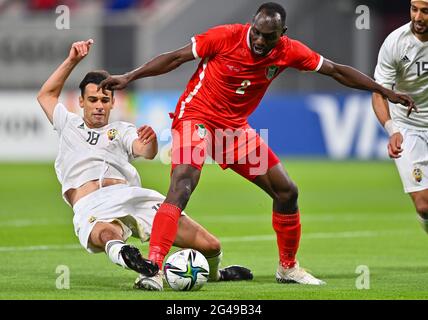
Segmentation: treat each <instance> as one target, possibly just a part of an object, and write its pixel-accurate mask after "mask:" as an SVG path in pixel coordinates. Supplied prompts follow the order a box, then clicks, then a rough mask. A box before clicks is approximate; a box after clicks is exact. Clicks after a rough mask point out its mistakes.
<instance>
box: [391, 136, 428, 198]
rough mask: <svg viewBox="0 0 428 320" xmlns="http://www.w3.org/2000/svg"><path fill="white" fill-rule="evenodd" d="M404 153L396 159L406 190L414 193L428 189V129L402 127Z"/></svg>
mask: <svg viewBox="0 0 428 320" xmlns="http://www.w3.org/2000/svg"><path fill="white" fill-rule="evenodd" d="M400 132H401V134H402V135H403V138H404V141H403V146H402V149H403V153H402V155H401V158H399V159H396V160H395V164H396V165H397V168H398V172H399V173H400V176H401V181H402V182H403V186H404V191H405V192H406V193H413V192H418V191H422V190H425V189H428V130H425V131H421V130H413V129H405V128H400Z"/></svg>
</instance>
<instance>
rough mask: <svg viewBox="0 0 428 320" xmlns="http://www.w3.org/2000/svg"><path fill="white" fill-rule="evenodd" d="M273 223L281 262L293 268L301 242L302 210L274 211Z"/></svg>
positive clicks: (284, 265) (286, 266)
mask: <svg viewBox="0 0 428 320" xmlns="http://www.w3.org/2000/svg"><path fill="white" fill-rule="evenodd" d="M272 225H273V229H274V230H275V232H276V237H277V244H278V250H279V260H280V263H281V264H282V266H283V267H285V268H292V267H294V265H295V264H296V254H297V251H298V249H299V243H300V235H301V224H300V212H299V211H297V213H295V214H280V213H277V212H273V217H272Z"/></svg>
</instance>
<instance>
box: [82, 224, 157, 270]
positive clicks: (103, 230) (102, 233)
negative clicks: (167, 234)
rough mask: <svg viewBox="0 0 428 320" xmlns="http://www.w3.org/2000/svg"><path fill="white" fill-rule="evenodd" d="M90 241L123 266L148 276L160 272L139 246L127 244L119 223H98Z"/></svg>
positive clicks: (114, 261)
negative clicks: (144, 255)
mask: <svg viewBox="0 0 428 320" xmlns="http://www.w3.org/2000/svg"><path fill="white" fill-rule="evenodd" d="M89 241H90V243H91V245H92V246H93V247H97V248H100V249H103V250H105V252H106V254H107V256H108V257H109V259H110V260H111V261H112V262H113V263H115V264H117V265H119V266H121V267H123V268H126V269H131V270H134V271H135V272H138V273H140V274H144V275H146V276H153V275H154V274H156V273H157V272H158V267H157V265H155V264H153V263H152V262H151V261H150V260H148V259H144V258H143V257H142V255H141V253H140V251H139V250H138V248H136V247H134V246H131V245H128V244H125V242H124V239H123V229H122V227H121V226H120V225H119V224H118V223H115V222H111V223H104V222H98V223H96V224H95V226H94V227H93V229H92V231H91V234H90V236H89Z"/></svg>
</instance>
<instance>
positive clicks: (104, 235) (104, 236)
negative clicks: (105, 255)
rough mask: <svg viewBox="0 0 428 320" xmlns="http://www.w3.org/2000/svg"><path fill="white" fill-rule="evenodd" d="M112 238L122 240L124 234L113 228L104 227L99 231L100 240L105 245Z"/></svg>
mask: <svg viewBox="0 0 428 320" xmlns="http://www.w3.org/2000/svg"><path fill="white" fill-rule="evenodd" d="M111 240H122V235H121V234H120V233H119V232H117V231H116V230H115V229H113V228H108V227H106V228H104V229H102V230H101V231H100V232H99V233H98V241H99V243H101V244H102V245H103V246H105V244H106V243H107V242H109V241H111Z"/></svg>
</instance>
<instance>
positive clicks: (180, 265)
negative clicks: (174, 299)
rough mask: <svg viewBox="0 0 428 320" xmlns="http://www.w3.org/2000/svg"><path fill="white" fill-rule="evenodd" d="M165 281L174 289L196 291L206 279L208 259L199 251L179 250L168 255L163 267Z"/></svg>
mask: <svg viewBox="0 0 428 320" xmlns="http://www.w3.org/2000/svg"><path fill="white" fill-rule="evenodd" d="M163 271H164V274H165V279H166V282H168V284H169V286H170V287H171V288H172V289H173V290H176V291H190V290H193V291H196V290H199V289H201V288H202V287H203V285H204V284H205V283H206V282H207V281H208V275H209V273H210V268H209V266H208V261H207V259H205V257H204V256H203V255H202V253H200V252H199V251H196V250H193V249H185V250H180V251H177V252H175V253H173V254H172V255H170V256H169V257H168V259H167V261H166V263H165V266H164V268H163Z"/></svg>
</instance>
